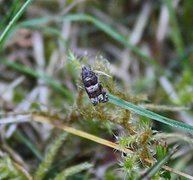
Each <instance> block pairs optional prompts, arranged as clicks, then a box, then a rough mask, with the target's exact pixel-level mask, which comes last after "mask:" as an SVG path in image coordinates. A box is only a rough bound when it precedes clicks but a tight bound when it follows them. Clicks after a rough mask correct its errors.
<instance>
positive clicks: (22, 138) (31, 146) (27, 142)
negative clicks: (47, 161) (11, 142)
mask: <svg viewBox="0 0 193 180" xmlns="http://www.w3.org/2000/svg"><path fill="white" fill-rule="evenodd" d="M15 134H16V136H17V137H18V138H19V139H20V140H21V141H22V142H23V143H24V144H25V145H26V146H27V147H28V148H29V149H30V150H31V152H32V153H33V154H34V155H35V156H36V157H37V158H38V159H39V160H40V161H42V160H43V157H42V155H41V154H40V152H39V151H38V150H37V149H36V148H35V147H34V145H33V143H32V142H30V141H29V140H28V139H27V138H26V137H24V136H23V134H22V133H21V132H20V131H16V132H15Z"/></svg>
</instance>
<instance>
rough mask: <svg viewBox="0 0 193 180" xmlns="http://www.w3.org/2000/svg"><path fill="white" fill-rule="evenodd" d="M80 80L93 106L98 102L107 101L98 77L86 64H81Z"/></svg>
mask: <svg viewBox="0 0 193 180" xmlns="http://www.w3.org/2000/svg"><path fill="white" fill-rule="evenodd" d="M81 75H82V82H83V84H84V87H85V90H86V92H87V94H88V97H89V98H90V100H91V103H92V104H93V105H94V106H95V105H97V104H98V103H105V102H108V100H109V99H108V96H107V94H106V91H105V90H104V89H103V87H102V85H101V84H100V83H99V81H98V77H97V75H96V74H95V72H94V71H92V70H91V69H90V68H89V67H87V66H82V73H81Z"/></svg>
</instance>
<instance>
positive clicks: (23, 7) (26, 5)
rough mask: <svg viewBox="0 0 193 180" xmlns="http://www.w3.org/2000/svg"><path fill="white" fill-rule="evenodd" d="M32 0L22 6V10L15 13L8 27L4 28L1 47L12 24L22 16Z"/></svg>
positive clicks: (0, 42) (0, 40)
mask: <svg viewBox="0 0 193 180" xmlns="http://www.w3.org/2000/svg"><path fill="white" fill-rule="evenodd" d="M31 2H32V0H27V1H26V2H25V3H24V4H23V6H22V7H21V8H20V10H19V11H18V12H17V13H16V14H15V16H13V18H12V19H11V21H10V22H9V24H8V25H7V26H6V28H5V29H4V31H3V32H2V34H1V36H0V48H1V47H2V46H3V42H4V40H5V38H6V37H7V34H8V33H9V31H10V30H11V28H12V26H13V25H14V24H15V23H16V21H17V20H18V19H19V18H20V16H21V15H22V14H23V12H24V11H25V9H26V8H27V7H28V6H29V4H30V3H31Z"/></svg>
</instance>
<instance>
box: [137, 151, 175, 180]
mask: <svg viewBox="0 0 193 180" xmlns="http://www.w3.org/2000/svg"><path fill="white" fill-rule="evenodd" d="M176 151H177V148H174V149H173V150H172V151H171V152H170V153H169V154H168V155H167V156H165V157H164V158H163V159H162V160H160V161H158V162H156V163H155V164H154V165H153V166H152V167H151V168H150V169H149V170H148V171H147V172H146V173H145V174H144V175H143V176H142V177H141V178H140V179H143V180H148V179H151V178H152V177H153V176H154V175H155V174H156V173H157V172H158V171H159V170H160V169H161V167H162V166H163V165H164V164H165V163H167V161H168V160H169V159H170V158H171V156H172V155H173V154H174V153H175V152H176Z"/></svg>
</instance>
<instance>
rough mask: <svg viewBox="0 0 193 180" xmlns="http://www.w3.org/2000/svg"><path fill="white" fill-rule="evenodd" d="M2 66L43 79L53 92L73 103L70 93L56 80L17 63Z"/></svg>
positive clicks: (3, 62)
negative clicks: (55, 91)
mask: <svg viewBox="0 0 193 180" xmlns="http://www.w3.org/2000/svg"><path fill="white" fill-rule="evenodd" d="M1 63H2V64H4V65H6V66H8V67H10V68H12V69H15V70H17V71H19V72H22V73H24V74H27V75H30V76H32V77H34V78H37V79H38V78H40V79H43V80H44V81H45V82H46V83H47V84H48V85H50V86H51V87H53V88H54V89H55V90H57V91H58V92H60V93H61V94H62V95H64V96H65V97H68V99H69V101H70V102H72V101H73V96H72V93H71V92H70V91H69V90H68V89H66V88H65V87H63V86H61V85H60V83H59V82H57V81H56V80H54V79H52V78H51V77H47V76H45V75H43V74H40V73H38V72H36V71H34V70H32V69H30V68H28V67H25V66H23V65H20V64H18V63H14V62H10V61H5V60H4V61H2V62H1Z"/></svg>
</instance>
